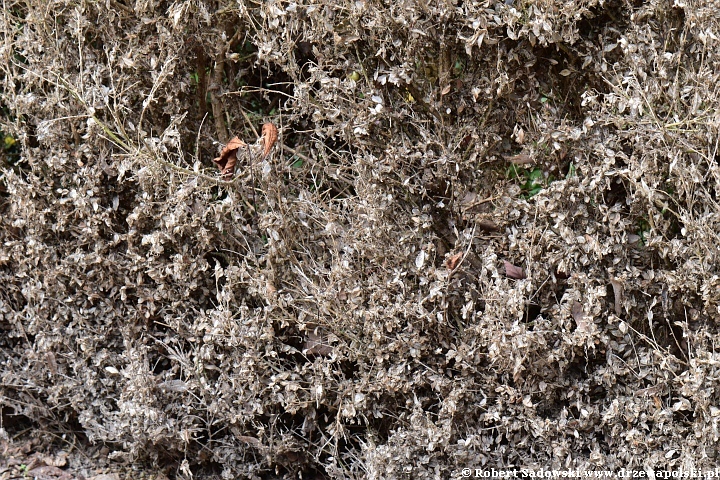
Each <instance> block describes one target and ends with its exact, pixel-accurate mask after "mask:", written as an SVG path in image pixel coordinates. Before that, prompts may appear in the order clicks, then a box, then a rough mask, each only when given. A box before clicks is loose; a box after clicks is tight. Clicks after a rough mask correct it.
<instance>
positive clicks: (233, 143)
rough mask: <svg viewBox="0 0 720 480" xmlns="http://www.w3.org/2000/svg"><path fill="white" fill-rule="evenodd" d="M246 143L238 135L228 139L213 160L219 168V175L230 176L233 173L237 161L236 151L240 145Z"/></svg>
mask: <svg viewBox="0 0 720 480" xmlns="http://www.w3.org/2000/svg"><path fill="white" fill-rule="evenodd" d="M245 145H247V144H246V143H245V142H243V141H242V140H240V139H239V138H238V137H234V138H233V139H232V140H230V141H229V142H228V143H227V145H225V147H223V149H222V151H221V152H220V156H219V157H217V158H216V159H214V160H213V161H214V162H215V164H216V165H217V166H218V168H219V169H220V175H222V177H223V178H227V177H232V175H233V173H235V164H236V163H237V151H238V149H239V148H240V147H244V146H245Z"/></svg>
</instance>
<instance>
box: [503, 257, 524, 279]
mask: <svg viewBox="0 0 720 480" xmlns="http://www.w3.org/2000/svg"><path fill="white" fill-rule="evenodd" d="M503 263H504V264H505V275H507V276H508V277H510V278H514V279H516V280H522V279H523V278H526V277H525V272H524V271H523V269H522V268H520V267H516V266H515V265H513V264H512V263H510V262H508V261H507V260H503Z"/></svg>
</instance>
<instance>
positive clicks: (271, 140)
mask: <svg viewBox="0 0 720 480" xmlns="http://www.w3.org/2000/svg"><path fill="white" fill-rule="evenodd" d="M262 139H263V144H264V145H265V148H264V149H263V157H266V156H267V154H268V153H270V150H272V148H273V146H274V145H275V143H276V142H277V139H278V129H277V127H276V126H275V125H273V124H272V123H266V124H265V125H263V127H262Z"/></svg>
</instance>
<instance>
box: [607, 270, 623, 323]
mask: <svg viewBox="0 0 720 480" xmlns="http://www.w3.org/2000/svg"><path fill="white" fill-rule="evenodd" d="M610 284H611V285H612V287H613V291H614V292H615V314H616V315H620V314H621V313H622V303H623V284H622V283H620V281H619V280H617V279H615V278H611V279H610Z"/></svg>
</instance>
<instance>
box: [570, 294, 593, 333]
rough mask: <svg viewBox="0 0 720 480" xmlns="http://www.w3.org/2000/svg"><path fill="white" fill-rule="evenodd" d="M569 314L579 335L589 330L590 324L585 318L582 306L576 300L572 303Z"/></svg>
mask: <svg viewBox="0 0 720 480" xmlns="http://www.w3.org/2000/svg"><path fill="white" fill-rule="evenodd" d="M571 313H572V316H573V319H574V320H575V324H576V325H577V331H578V332H580V333H585V332H588V331H589V330H590V324H589V323H588V321H587V319H586V318H585V312H584V311H583V306H582V304H581V303H580V302H578V301H577V300H575V301H573V304H572V310H571Z"/></svg>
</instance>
